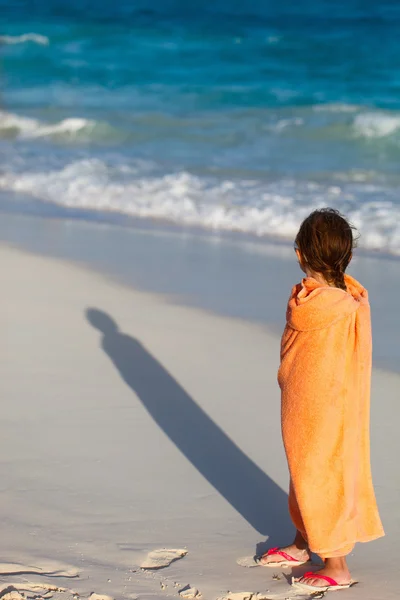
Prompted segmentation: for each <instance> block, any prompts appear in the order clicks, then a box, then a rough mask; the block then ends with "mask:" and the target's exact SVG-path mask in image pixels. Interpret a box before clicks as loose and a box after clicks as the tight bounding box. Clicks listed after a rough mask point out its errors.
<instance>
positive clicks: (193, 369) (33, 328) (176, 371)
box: [0, 219, 400, 600]
mask: <svg viewBox="0 0 400 600" xmlns="http://www.w3.org/2000/svg"><path fill="white" fill-rule="evenodd" d="M23 222H24V223H25V225H26V223H30V225H29V227H30V229H31V231H38V230H39V231H40V230H42V232H43V231H44V230H46V231H47V234H46V235H47V237H46V236H44V237H43V236H42V238H41V240H42V247H41V248H39V247H38V246H36V248H35V247H34V246H35V245H34V244H33V243H30V248H28V246H29V244H28V242H27V240H28V239H31V242H32V236H31V238H29V236H27V235H26V230H21V223H22V222H19V231H20V234H21V231H22V234H21V235H20V243H18V242H17V234H16V231H17V229H18V228H17V225H16V223H17V221H15V222H14V229H13V228H12V226H11V224H12V220H10V219H9V220H8V229H7V235H5V229H4V220H3V226H2V227H3V233H2V239H3V243H2V246H1V247H0V261H1V271H2V276H3V280H2V290H3V302H4V310H3V311H2V313H1V316H0V331H1V333H2V344H1V349H0V353H1V362H0V381H1V384H0V388H1V392H2V393H1V396H2V436H1V442H0V444H1V457H2V466H3V469H2V474H3V476H2V483H1V495H0V499H1V507H0V510H1V516H2V540H3V552H2V557H3V558H2V560H3V561H4V564H2V565H0V569H1V581H2V588H3V590H5V589H6V588H9V586H14V587H15V590H18V589H19V590H20V591H21V590H23V589H25V596H26V597H34V595H35V594H36V596H37V595H38V589H39V588H38V587H37V586H38V585H43V586H44V587H45V588H46V586H47V591H48V593H50V594H53V595H54V597H57V598H58V597H60V598H61V597H62V598H69V597H72V596H74V594H75V595H76V597H77V595H79V596H81V597H88V596H89V595H90V594H91V593H93V592H94V593H96V594H101V595H108V596H111V597H112V598H115V599H118V598H130V599H136V598H144V597H145V596H146V597H153V598H160V599H161V598H165V597H166V596H167V597H171V598H179V591H180V590H182V589H183V588H184V587H185V586H193V587H195V588H196V589H197V590H198V591H199V593H201V594H202V596H203V598H204V599H205V600H216V599H217V598H222V597H227V596H230V597H234V596H232V593H234V592H246V593H247V596H246V594H245V595H244V596H236V597H234V598H239V597H243V598H245V597H250V595H251V594H256V593H261V594H263V595H264V597H266V598H281V599H284V598H292V597H295V594H294V591H293V589H291V588H290V587H289V585H288V582H287V579H286V577H285V575H286V576H287V577H290V575H291V572H290V570H285V571H284V572H279V571H278V572H277V573H275V571H273V570H268V569H262V568H256V569H245V568H243V567H240V566H238V565H237V564H236V560H237V559H238V558H239V557H241V556H246V555H252V554H254V553H255V552H257V551H260V550H262V549H263V548H265V547H267V546H270V545H271V544H273V545H276V544H283V543H287V541H289V539H290V537H291V535H292V527H291V524H290V522H289V518H288V515H287V512H286V502H287V484H288V474H287V467H286V462H285V458H284V453H283V448H282V443H281V437H280V425H279V412H280V405H279V402H280V398H279V390H278V386H277V383H276V370H277V366H278V360H279V335H278V325H279V324H278V323H275V325H274V319H273V318H272V319H271V325H270V326H268V325H267V324H264V325H263V324H262V323H260V322H256V319H251V318H246V315H244V316H243V315H242V316H240V317H239V315H238V316H236V317H234V316H233V315H232V314H229V312H233V310H232V311H227V312H228V314H227V315H223V314H221V313H223V307H222V305H221V310H217V308H216V307H214V310H211V308H210V306H205V307H204V308H201V306H194V304H196V302H195V301H194V300H193V298H194V297H195V295H194V294H192V295H189V294H186V297H187V302H185V293H182V292H181V290H179V289H175V294H174V293H173V289H170V290H168V293H167V292H166V293H156V291H157V292H160V290H154V291H153V292H149V291H143V287H145V286H143V287H142V288H141V287H140V286H139V285H136V286H133V285H132V282H131V281H126V280H124V277H123V276H122V273H121V272H119V273H117V272H114V273H113V276H111V275H112V273H111V272H112V268H111V267H110V264H111V263H110V264H109V265H108V268H107V265H105V264H104V261H103V262H102V263H101V261H100V262H99V263H98V264H95V261H93V260H92V263H93V264H92V268H91V267H90V256H89V254H91V257H92V259H93V256H95V254H96V250H97V252H98V255H100V254H101V250H100V246H99V245H98V246H97V247H96V246H93V244H92V245H91V246H90V248H91V249H90V253H89V254H88V253H87V252H86V254H85V251H83V248H86V250H87V248H88V247H89V245H88V244H87V231H86V230H85V227H84V226H82V227H80V226H79V225H78V224H74V223H68V222H64V223H62V224H60V223H59V222H56V221H51V220H47V221H46V220H39V219H32V220H31V221H29V219H26V220H25V221H23ZM26 226H27V225H26ZM93 227H94V226H92V228H93ZM60 230H62V231H63V235H64V237H63V238H62V239H61V237H60V235H59V233H60ZM99 231H101V234H100V233H97V235H98V237H99V239H102V243H103V245H104V246H107V243H110V240H113V247H114V250H115V252H116V246H117V245H118V242H116V237H115V236H116V235H117V234H116V232H117V231H118V230H117V228H115V229H113V228H112V227H111V228H105V229H101V227H99ZM110 231H111V233H110ZM12 232H14V233H12ZM129 235H130V236H131V239H133V238H136V241H137V240H138V236H139V234H135V232H132V231H131V232H130V234H129ZM146 235H147V234H145V233H143V232H142V233H141V234H140V236H142V237H141V238H140V239H141V244H142V247H143V243H144V242H143V237H146ZM113 236H114V237H113ZM140 236H139V237H140ZM149 236H150V234H148V235H147V238H148V237H149ZM147 238H146V239H147ZM44 239H45V242H44V241H43V240H44ZM67 239H70V246H69V250H68V248H67V247H68V243H67V242H66V240H67ZM22 240H23V242H22ZM49 240H52V242H50V241H49ZM71 240H73V241H71ZM78 240H79V243H78ZM85 240H86V242H85ZM124 240H125V241H126V238H124V235H121V236H120V244H123V241H124ZM91 241H93V239H92V240H91ZM85 243H86V246H85ZM165 243H166V245H167V246H168V247H169V248H170V249H171V253H173V243H172V242H171V243H169V242H168V240H167V241H166V242H165ZM186 243H187V244H188V246H187V247H189V248H192V249H194V250H195V249H196V246H195V244H194V243H192V242H190V240H189V241H187V242H186ZM10 244H13V246H14V247H11V245H10ZM79 244H80V245H79ZM17 246H19V247H17ZM44 246H46V249H45V247H44ZM72 247H73V248H74V249H75V253H76V256H75V257H73V256H71V254H70V256H69V257H68V252H67V250H68V251H69V252H72V250H71V249H72ZM123 247H124V250H125V252H126V264H125V267H126V270H127V271H129V269H130V264H131V267H132V269H131V270H132V271H133V272H137V268H136V267H135V266H134V263H135V262H137V261H139V260H141V259H142V257H140V256H139V255H138V254H137V253H135V252H134V251H133V249H134V246H131V247H130V246H128V245H127V244H126V243H125V245H124V246H123ZM29 250H30V251H29ZM282 252H283V254H285V252H286V250H285V249H284V250H282ZM45 254H47V255H46V256H45ZM194 254H195V263H196V268H197V270H198V272H203V271H206V270H207V269H208V270H210V269H212V266H210V263H209V262H207V254H206V253H205V254H204V253H203V255H202V254H201V252H200V251H196V252H195V253H194ZM52 255H53V256H52ZM79 256H80V257H81V260H80V262H81V264H77V262H78V257H79ZM182 256H183V254H182V253H181V257H182ZM184 256H186V259H185V260H186V261H189V262H190V260H192V261H193V254H192V258H190V256H191V255H190V252H189V253H187V252H186V253H185V254H184ZM243 256H245V254H243ZM55 257H56V258H55ZM67 258H69V260H66V259H67ZM164 258H165V255H164V256H163V255H162V254H159V255H158V259H157V260H158V269H159V272H160V273H162V271H163V264H164V263H163V259H164ZM168 259H171V256H169V257H168ZM143 260H144V262H146V259H144V258H143ZM154 260H156V259H155V258H154V257H153V262H154ZM181 260H182V262H184V261H185V260H184V259H183V258H181ZM276 260H277V261H278V259H276ZM280 260H281V262H279V261H278V262H276V261H275V262H274V261H271V260H269V261H267V262H268V265H270V264H272V262H274V264H275V267H274V268H275V270H276V271H280V272H281V274H282V277H284V278H287V279H288V280H289V279H290V278H291V276H292V274H293V273H294V272H295V265H293V266H290V267H287V268H286V269H285V270H283V269H282V260H283V259H282V257H281V258H280ZM286 261H287V264H288V259H286ZM150 262H151V261H150ZM82 263H85V264H82ZM191 264H193V262H192V263H191ZM385 264H386V263H385ZM387 264H388V265H389V266H388V267H387V268H388V269H390V268H395V267H393V263H390V261H389V262H388V263H387ZM391 265H392V266H391ZM395 265H396V268H397V269H398V266H397V263H395ZM186 267H187V265H186ZM269 268H270V267H268V269H269ZM271 268H272V267H271ZM182 269H183V267H182V265H180V270H179V269H178V267H177V274H176V277H177V280H178V279H179V276H181V277H183V275H182V273H184V272H185V271H184V269H183V270H182ZM268 269H267V270H268ZM395 283H396V282H394V283H393V282H392V284H393V286H394V285H395ZM155 285H156V284H155ZM172 287H173V286H172ZM175 287H176V286H175ZM287 292H288V288H286V289H282V290H279V291H278V292H276V295H277V297H278V299H280V298H281V295H283V296H285V297H286V296H287ZM273 295H274V294H273V293H271V294H270V295H265V297H264V298H261V299H260V298H258V299H257V302H264V303H265V305H266V306H268V303H269V302H270V303H271V311H272V312H273V311H274V308H273V307H274V302H275V303H277V301H276V300H274V299H273V298H272V299H271V297H272V296H273ZM210 298H211V292H210ZM248 302H249V304H251V297H250V298H249V299H248ZM197 304H201V302H197ZM230 306H231V305H230ZM206 309H207V310H206ZM283 316H284V315H282V317H283ZM391 316H393V317H394V315H391ZM389 317H390V315H388V314H386V315H385V318H386V319H389ZM393 323H395V321H393ZM376 335H377V337H379V331H377V332H376ZM393 335H396V336H397V339H398V331H397V332H395V333H394V334H393ZM379 344H382V346H384V344H383V342H382V341H379ZM379 344H378V345H379ZM379 366H380V367H381V365H379ZM399 386H400V376H399V375H398V374H396V373H394V372H390V370H389V368H387V369H386V370H383V369H382V368H379V369H377V368H375V369H374V373H373V396H372V466H373V473H374V482H375V487H376V493H377V498H378V504H379V507H380V511H381V514H382V519H383V522H384V526H385V529H386V533H387V535H386V537H385V538H384V539H382V540H379V541H377V542H374V543H371V544H366V545H359V546H357V547H356V549H355V552H354V555H352V556H351V557H350V560H349V563H350V567H351V569H352V573H353V576H354V577H355V578H356V579H359V580H360V583H359V584H358V585H357V586H355V587H354V588H352V589H350V590H348V591H343V592H342V593H341V598H343V600H346V599H347V598H355V599H356V598H360V599H363V600H372V599H374V600H375V599H376V598H384V599H387V600H391V599H392V598H397V597H398V583H397V574H398V565H397V555H396V549H397V546H398V543H397V540H398V536H399V535H400V517H399V513H398V501H399V486H400V481H399V470H398V466H397V454H398V449H399V442H398V433H397V429H398V425H397V423H398V420H399V416H400V415H399V412H400V409H399V406H398V396H399V389H400V387H399ZM163 548H167V549H182V550H185V552H187V554H186V556H185V557H184V558H182V559H180V560H177V561H176V562H173V563H172V564H171V565H170V566H169V567H168V568H165V569H161V570H156V571H145V570H142V569H141V568H140V565H141V564H143V561H145V560H146V557H147V554H148V553H149V552H151V551H154V550H157V549H163ZM38 570H39V572H38ZM297 572H298V571H296V573H297ZM76 575H79V576H78V577H76ZM274 575H279V577H278V578H276V579H274V578H273V576H274ZM33 584H35V585H36V588H35V587H34V586H33ZM18 585H19V586H20V587H19V588H18ZM49 586H58V587H62V588H66V591H57V590H53V591H51V590H50V591H49V589H50V588H49ZM267 590H268V593H267ZM45 592H46V590H44V591H42V592H40V594H39V595H41V594H42V593H45ZM228 592H230V594H228ZM15 593H17V592H15ZM46 597H47V596H46ZM94 598H95V597H94Z"/></svg>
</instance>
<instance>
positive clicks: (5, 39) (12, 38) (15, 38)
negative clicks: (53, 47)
mask: <svg viewBox="0 0 400 600" xmlns="http://www.w3.org/2000/svg"><path fill="white" fill-rule="evenodd" d="M25 42H33V43H34V44H39V45H40V46H48V45H49V44H50V40H49V38H48V37H46V36H45V35H40V33H23V34H22V35H0V44H10V45H14V44H24V43H25Z"/></svg>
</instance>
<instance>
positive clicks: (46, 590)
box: [0, 581, 78, 600]
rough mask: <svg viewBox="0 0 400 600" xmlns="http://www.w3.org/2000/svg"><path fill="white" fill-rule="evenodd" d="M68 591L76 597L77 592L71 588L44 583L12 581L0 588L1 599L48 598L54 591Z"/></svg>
mask: <svg viewBox="0 0 400 600" xmlns="http://www.w3.org/2000/svg"><path fill="white" fill-rule="evenodd" d="M60 592H62V593H64V592H68V594H69V596H70V597H72V598H78V594H77V593H76V592H74V591H73V590H69V589H67V588H63V587H58V586H55V585H49V584H45V583H30V582H28V581H27V582H25V583H12V584H9V585H8V586H7V587H5V588H3V589H0V598H1V600H21V599H22V600H36V599H37V598H43V599H46V600H47V599H49V598H52V597H53V596H54V594H55V593H60Z"/></svg>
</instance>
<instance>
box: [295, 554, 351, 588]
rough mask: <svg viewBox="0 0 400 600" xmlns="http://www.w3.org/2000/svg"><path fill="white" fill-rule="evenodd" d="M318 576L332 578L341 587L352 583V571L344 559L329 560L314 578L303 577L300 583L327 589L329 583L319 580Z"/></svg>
mask: <svg viewBox="0 0 400 600" xmlns="http://www.w3.org/2000/svg"><path fill="white" fill-rule="evenodd" d="M318 575H324V576H325V577H330V578H331V579H334V580H335V581H336V582H337V583H338V584H339V585H346V584H348V583H350V582H351V575H350V571H349V568H348V566H347V563H346V559H345V558H344V557H337V558H327V559H326V561H325V566H324V568H323V569H320V570H319V571H316V572H315V576H314V577H307V578H304V577H301V578H300V579H299V580H298V581H299V582H301V583H307V585H313V586H315V587H316V588H318V587H326V586H327V582H326V581H325V580H324V579H321V578H319V577H318Z"/></svg>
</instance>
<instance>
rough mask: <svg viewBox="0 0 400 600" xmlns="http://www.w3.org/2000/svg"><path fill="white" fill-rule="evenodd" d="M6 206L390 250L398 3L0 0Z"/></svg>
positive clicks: (397, 154)
mask: <svg viewBox="0 0 400 600" xmlns="http://www.w3.org/2000/svg"><path fill="white" fill-rule="evenodd" d="M0 14H1V21H0V23H1V25H0V28H1V29H0V53H1V63H2V72H1V75H2V77H1V81H2V87H1V106H0V161H1V164H0V209H1V210H3V211H13V212H30V213H32V212H34V213H37V214H45V215H57V216H61V217H68V218H70V217H76V218H79V217H82V218H85V219H94V220H105V221H111V222H112V221H113V220H116V219H117V220H118V222H126V223H127V224H129V222H130V220H132V218H134V219H137V218H143V219H147V220H157V222H166V223H174V224H176V225H178V226H180V227H190V228H191V227H196V228H201V229H202V230H204V231H205V232H214V233H215V232H226V231H227V232H243V233H245V234H247V235H251V236H253V235H254V236H275V237H281V238H283V239H289V238H291V237H292V236H293V235H294V234H295V233H296V230H297V227H298V225H299V223H300V221H301V219H302V218H303V217H304V216H305V215H306V214H307V213H308V212H309V211H311V210H312V209H313V208H315V207H318V206H326V205H329V206H333V207H336V208H338V209H340V210H342V211H344V212H345V213H346V214H347V215H348V216H349V217H350V218H351V220H352V221H353V223H354V224H355V225H356V226H357V227H358V228H360V230H361V233H362V237H361V241H360V245H361V246H363V247H365V248H368V249H374V250H375V249H376V250H380V251H384V252H385V253H391V254H395V255H400V193H399V192H400V169H399V160H400V3H399V2H397V0H392V1H389V0H381V2H376V1H374V2H371V1H370V0H363V1H361V0H346V1H343V0H318V1H317V0H314V1H312V0H299V2H289V1H287V0H283V1H282V2H277V1H276V0H273V1H272V0H259V1H258V0H246V1H243V0H213V1H212V2H203V1H199V0H190V1H188V0H185V1H184V0H175V1H173V0H148V1H145V0H136V1H135V0H114V1H112V0H96V1H95V0H85V1H84V0H79V1H78V0H68V2H65V0H36V1H33V0H31V1H28V0H0Z"/></svg>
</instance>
